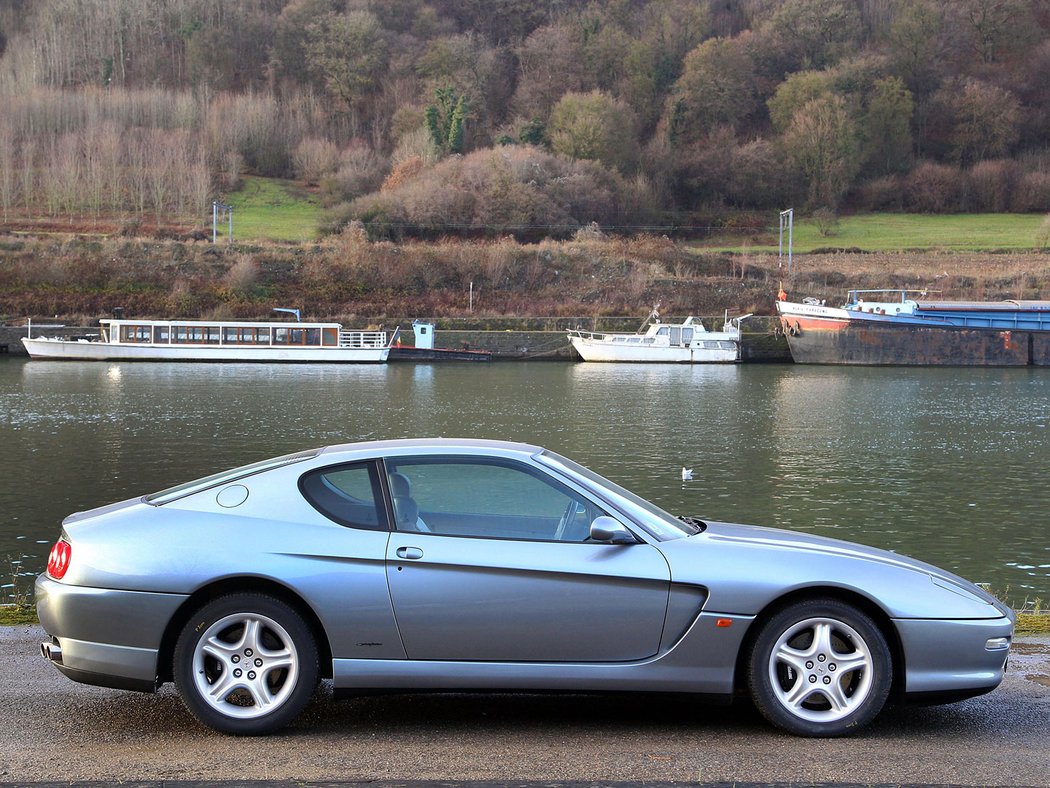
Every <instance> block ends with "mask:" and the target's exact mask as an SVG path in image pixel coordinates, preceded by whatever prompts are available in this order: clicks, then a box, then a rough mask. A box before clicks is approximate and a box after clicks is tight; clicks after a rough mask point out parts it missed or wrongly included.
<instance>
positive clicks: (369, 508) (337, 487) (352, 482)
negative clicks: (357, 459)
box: [299, 462, 387, 531]
mask: <svg viewBox="0 0 1050 788" xmlns="http://www.w3.org/2000/svg"><path fill="white" fill-rule="evenodd" d="M299 490H300V492H302V494H303V497H304V498H306V500H307V501H309V502H310V505H311V506H313V507H314V508H315V509H316V510H317V511H319V512H320V513H321V514H323V515H324V516H325V517H327V518H328V519H330V520H335V521H336V522H337V523H339V524H340V525H346V526H349V527H350V528H366V529H368V530H371V531H385V530H387V522H386V517H385V515H384V514H383V513H381V512H380V507H379V506H378V505H377V503H376V502H377V501H382V500H383V494H382V492H381V488H380V486H379V472H378V471H377V470H376V465H375V463H374V462H361V463H354V464H352V465H337V466H333V467H329V468H321V469H320V470H316V471H311V472H310V473H307V474H304V475H303V476H302V478H301V479H299Z"/></svg>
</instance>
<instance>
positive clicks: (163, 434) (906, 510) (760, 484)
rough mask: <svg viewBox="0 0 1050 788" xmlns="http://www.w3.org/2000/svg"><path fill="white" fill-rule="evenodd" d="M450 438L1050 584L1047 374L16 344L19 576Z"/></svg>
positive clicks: (6, 418) (2, 544)
mask: <svg viewBox="0 0 1050 788" xmlns="http://www.w3.org/2000/svg"><path fill="white" fill-rule="evenodd" d="M439 435H440V436H446V437H453V436H455V437H475V438H501V439H508V440H520V441H527V442H534V443H537V444H539V445H542V446H546V447H549V448H551V449H553V450H555V451H557V452H559V453H561V454H565V455H567V456H569V457H571V458H573V459H575V460H578V461H580V462H582V463H583V464H585V465H588V466H590V467H592V468H594V469H595V470H596V471H598V472H599V473H602V474H604V475H606V476H608V477H610V478H611V479H614V480H615V481H617V482H620V483H621V484H623V485H625V486H627V487H629V488H630V489H632V490H634V491H635V492H637V493H639V494H641V495H643V496H645V497H647V498H650V499H652V500H654V501H656V502H657V503H659V504H660V505H661V506H663V507H664V508H666V509H668V510H670V511H672V512H674V513H685V514H692V515H696V516H700V517H705V518H710V519H717V520H726V521H731V522H744V523H756V524H762V525H772V526H778V527H783V528H790V529H793V530H798V531H808V532H813V533H819V534H822V535H825V536H833V537H838V538H843V539H849V540H852V541H858V542H863V543H865V544H870V545H876V546H878V547H884V548H888V549H891V550H895V551H898V552H902V553H906V554H909V555H912V556H915V557H917V558H921V559H923V560H926V561H930V562H932V563H934V564H938V565H940V566H943V567H945V568H947V569H951V570H953V571H956V572H958V573H960V574H962V575H963V576H965V577H967V578H969V579H971V580H974V581H977V582H986V583H990V584H991V586H992V587H993V588H994V589H995V590H996V591H998V592H999V593H1005V594H1007V595H1008V596H1009V598H1010V599H1011V601H1012V602H1014V604H1020V603H1022V602H1023V601H1024V600H1025V598H1026V597H1027V598H1028V599H1030V600H1031V599H1034V598H1036V597H1039V598H1042V599H1044V600H1050V483H1048V482H1050V372H1048V371H1047V370H1040V369H1009V370H1006V369H965V370H963V369H908V368H845V367H806V366H792V365H788V364H784V365H781V364H776V365H734V366H677V365H618V364H586V363H575V364H573V363H560V362H551V363H491V364H482V365H473V364H390V365H387V366H355V365H289V366H282V365H251V364H244V365H239V364H223V365H207V364H161V363H157V364H147V363H141V364H116V363H105V362H47V361H24V360H20V359H10V360H6V359H5V360H0V458H2V461H3V465H2V472H0V513H2V517H0V572H2V573H3V574H0V584H4V585H9V584H10V583H11V575H12V574H17V573H22V574H24V575H26V576H27V577H28V575H31V574H35V573H36V572H38V571H40V569H41V568H42V567H43V565H44V564H45V562H46V555H47V551H48V548H49V545H50V543H51V542H52V541H54V539H55V538H56V537H57V535H58V532H59V523H60V521H61V519H62V518H63V517H64V516H65V515H67V514H69V513H71V512H74V511H79V510H83V509H88V508H91V507H95V506H99V505H102V504H105V503H109V502H111V501H116V500H120V499H123V498H128V497H131V496H135V495H140V494H143V493H147V492H152V491H154V490H158V489H161V488H164V487H168V486H171V485H173V484H175V483H177V482H182V481H186V480H189V479H192V478H196V477H200V476H204V475H206V474H209V473H212V472H214V471H218V470H222V469H224V468H228V467H232V466H236V465H242V464H246V463H249V462H254V461H256V460H260V459H264V458H266V457H270V456H274V455H279V454H284V453H288V452H293V451H297V450H300V449H305V448H310V447H314V446H319V445H324V444H330V443H340V442H347V441H356V440H365V439H377V438H399V437H412V436H424V437H430V436H439ZM683 467H689V468H692V469H693V478H692V479H691V480H689V481H684V482H683V481H682V474H681V469H682V468H683ZM215 547H216V549H223V548H222V545H221V544H217V545H216V546H215ZM9 563H11V564H12V568H11V570H10V571H8V564H9ZM27 577H26V578H22V579H21V580H19V581H16V587H17V584H18V583H24V582H25V581H26V579H27ZM6 590H7V591H8V592H10V588H8V589H6Z"/></svg>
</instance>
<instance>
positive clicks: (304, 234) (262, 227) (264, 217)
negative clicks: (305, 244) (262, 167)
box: [219, 176, 321, 241]
mask: <svg viewBox="0 0 1050 788" xmlns="http://www.w3.org/2000/svg"><path fill="white" fill-rule="evenodd" d="M225 202H226V203H227V204H228V205H231V206H233V238H234V240H235V241H311V240H314V239H315V238H317V225H318V220H319V219H320V216H321V204H320V201H319V200H318V199H317V196H316V195H314V194H311V193H310V192H308V191H306V189H304V188H303V187H302V185H301V184H299V183H297V182H295V181H285V180H279V179H276V178H258V177H254V176H244V177H243V178H242V185H241V188H240V189H239V190H237V191H235V192H231V193H230V194H228V195H226V197H225ZM225 230H226V228H225V227H219V235H220V236H223V235H225Z"/></svg>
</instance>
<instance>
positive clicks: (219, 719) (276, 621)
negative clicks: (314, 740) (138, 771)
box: [173, 593, 320, 736]
mask: <svg viewBox="0 0 1050 788" xmlns="http://www.w3.org/2000/svg"><path fill="white" fill-rule="evenodd" d="M173 668H174V670H173V673H174V676H175V686H176V687H177V688H178V691H179V696H180V697H181V698H182V702H183V703H184V704H185V705H186V708H187V709H189V711H190V713H191V714H193V716H194V717H196V718H197V719H198V720H200V721H201V722H202V723H204V724H205V725H207V726H208V727H211V728H214V729H216V730H218V731H222V732H223V733H232V734H235V735H239V736H257V735H261V734H265V733H271V732H273V731H275V730H278V729H279V728H283V727H284V726H285V725H287V724H288V723H290V722H291V721H292V720H294V719H295V718H296V717H297V716H298V715H299V713H300V712H301V711H302V710H303V708H304V707H305V706H306V704H307V702H309V700H310V697H311V696H312V695H313V693H314V690H315V689H316V688H317V684H318V682H319V675H320V664H319V658H318V653H317V644H316V642H315V641H314V637H313V635H312V633H311V632H310V628H309V627H308V626H307V624H306V622H305V621H304V620H303V618H302V616H300V615H299V614H298V613H297V612H296V611H295V610H293V609H292V608H291V607H289V606H288V605H287V604H285V603H284V602H282V601H280V600H279V599H275V598H274V597H271V596H266V595H264V594H252V593H244V594H229V595H227V596H223V597H219V598H218V599H216V600H213V601H212V602H209V603H208V604H206V605H204V606H203V607H201V608H200V610H198V611H197V612H195V613H194V614H193V616H192V617H191V618H190V620H189V621H188V622H186V626H185V627H183V629H182V633H181V634H180V635H179V639H178V642H177V643H176V645H175V663H174V666H173ZM227 689H228V691H225V692H224V690H227ZM267 706H271V708H267Z"/></svg>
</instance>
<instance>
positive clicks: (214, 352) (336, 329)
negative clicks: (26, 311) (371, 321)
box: [22, 319, 390, 363]
mask: <svg viewBox="0 0 1050 788" xmlns="http://www.w3.org/2000/svg"><path fill="white" fill-rule="evenodd" d="M22 344H24V345H25V348H26V351H27V352H28V353H29V355H30V357H31V358H35V359H70V360H82V361H233V362H244V361H266V362H344V363H345V362H353V363H368V362H372V363H381V362H385V361H386V360H387V356H388V355H389V354H390V343H389V342H388V341H387V335H386V332H385V331H347V330H345V329H343V327H342V326H340V325H339V324H338V323H303V322H295V323H291V322H274V323H257V322H234V321H210V320H207V321H205V320H124V319H120V320H117V319H112V320H111V319H104V320H100V321H99V335H98V337H91V338H79V339H58V338H49V337H33V336H32V326H31V325H29V326H28V328H27V331H26V336H25V337H24V338H23V339H22Z"/></svg>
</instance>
